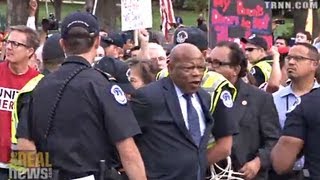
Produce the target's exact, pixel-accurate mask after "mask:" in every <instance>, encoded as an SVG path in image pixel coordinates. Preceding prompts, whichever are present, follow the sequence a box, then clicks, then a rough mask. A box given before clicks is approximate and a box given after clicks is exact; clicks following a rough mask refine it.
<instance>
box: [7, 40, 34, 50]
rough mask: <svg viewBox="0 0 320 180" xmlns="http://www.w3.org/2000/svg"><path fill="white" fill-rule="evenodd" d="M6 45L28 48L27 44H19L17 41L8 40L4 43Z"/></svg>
mask: <svg viewBox="0 0 320 180" xmlns="http://www.w3.org/2000/svg"><path fill="white" fill-rule="evenodd" d="M4 42H5V44H6V45H9V44H11V46H12V48H18V47H19V46H24V47H28V46H27V45H26V44H23V43H19V42H17V41H10V40H6V41H4Z"/></svg>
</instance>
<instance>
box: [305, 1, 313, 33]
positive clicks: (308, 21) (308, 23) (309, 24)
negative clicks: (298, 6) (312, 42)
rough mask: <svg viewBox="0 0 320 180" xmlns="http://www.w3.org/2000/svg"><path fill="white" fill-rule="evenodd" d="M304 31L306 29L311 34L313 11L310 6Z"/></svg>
mask: <svg viewBox="0 0 320 180" xmlns="http://www.w3.org/2000/svg"><path fill="white" fill-rule="evenodd" d="M310 3H311V2H310ZM305 31H308V32H310V34H311V35H313V11H312V9H311V8H309V9H308V15H307V19H306V28H305Z"/></svg>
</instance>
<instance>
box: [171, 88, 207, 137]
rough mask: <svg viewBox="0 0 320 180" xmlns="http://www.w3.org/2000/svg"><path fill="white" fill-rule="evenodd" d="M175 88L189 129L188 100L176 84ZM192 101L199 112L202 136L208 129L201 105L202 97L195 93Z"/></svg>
mask: <svg viewBox="0 0 320 180" xmlns="http://www.w3.org/2000/svg"><path fill="white" fill-rule="evenodd" d="M174 88H175V90H176V93H177V96H178V100H179V104H180V109H181V112H182V116H183V119H184V123H185V125H186V127H187V129H189V122H188V112H187V100H186V99H185V98H184V97H183V93H182V91H181V90H180V89H179V88H178V87H177V86H176V85H174ZM191 103H192V105H193V107H194V108H195V109H196V111H197V113H198V117H199V123H200V132H201V136H203V133H204V131H205V129H206V124H205V118H204V113H203V110H202V107H201V103H200V99H199V97H198V96H197V94H195V93H193V94H192V96H191Z"/></svg>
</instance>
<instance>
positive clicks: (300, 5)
mask: <svg viewBox="0 0 320 180" xmlns="http://www.w3.org/2000/svg"><path fill="white" fill-rule="evenodd" d="M265 4H266V9H286V10H295V9H319V4H320V3H319V0H311V1H309V0H296V1H290V0H287V1H277V0H273V1H265Z"/></svg>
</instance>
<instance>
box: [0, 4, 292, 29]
mask: <svg viewBox="0 0 320 180" xmlns="http://www.w3.org/2000/svg"><path fill="white" fill-rule="evenodd" d="M48 5H49V12H54V10H53V6H52V5H51V3H48ZM79 9H82V5H77V4H64V5H63V6H62V18H63V17H65V16H66V15H67V14H69V13H70V12H73V11H76V10H79ZM152 12H153V28H154V29H155V30H159V27H160V20H161V18H160V12H159V7H158V6H154V7H153V9H152ZM198 14H199V13H197V12H195V11H183V10H175V16H180V17H182V19H183V22H184V24H185V25H187V26H195V25H196V19H197V18H198ZM5 16H6V3H5V2H3V1H1V2H0V30H2V28H3V27H1V25H2V26H3V25H4V24H5V19H1V17H3V18H4V17H5ZM44 17H47V15H46V8H45V3H40V11H39V22H40V21H41V19H42V18H44ZM118 19H119V20H118V22H117V24H118V28H120V24H121V23H120V15H119V18H118ZM292 22H293V21H292V19H286V24H284V25H280V26H279V27H278V28H277V30H276V33H275V34H276V35H283V34H284V33H286V31H287V30H288V28H290V27H292V26H293V23H292Z"/></svg>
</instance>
